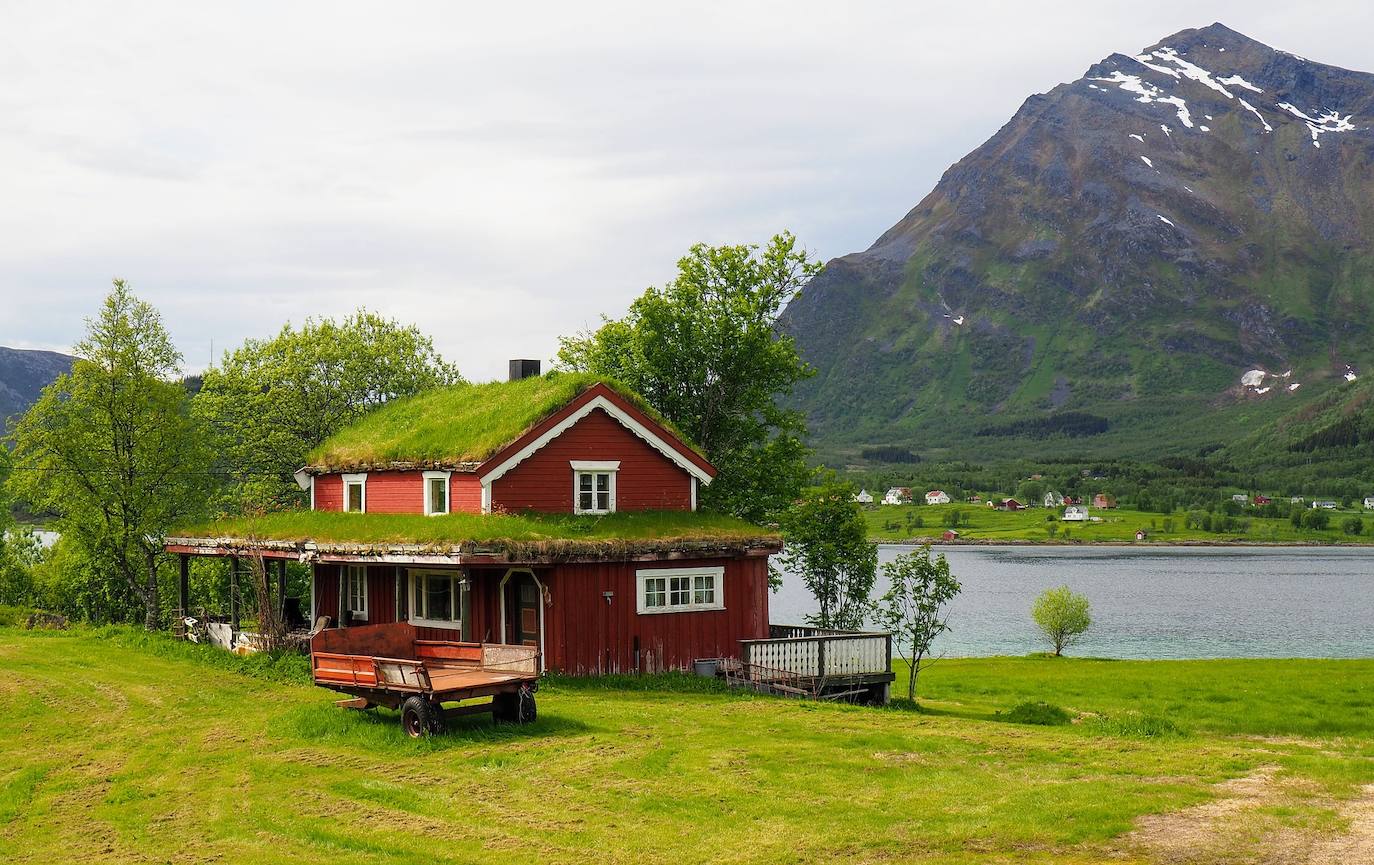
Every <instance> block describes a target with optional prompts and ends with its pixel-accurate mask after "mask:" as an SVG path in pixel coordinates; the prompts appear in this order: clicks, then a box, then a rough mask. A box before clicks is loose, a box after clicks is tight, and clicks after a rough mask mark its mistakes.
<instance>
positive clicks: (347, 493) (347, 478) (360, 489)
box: [343, 475, 367, 514]
mask: <svg viewBox="0 0 1374 865" xmlns="http://www.w3.org/2000/svg"><path fill="white" fill-rule="evenodd" d="M343 484H344V496H343V509H344V510H345V511H349V512H351V513H359V514H361V513H366V512H367V475H344V476H343Z"/></svg>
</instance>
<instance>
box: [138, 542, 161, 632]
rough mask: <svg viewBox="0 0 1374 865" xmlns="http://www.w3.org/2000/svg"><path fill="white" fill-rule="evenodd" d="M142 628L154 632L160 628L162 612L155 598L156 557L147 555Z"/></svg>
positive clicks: (150, 553)
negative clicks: (146, 583) (146, 584)
mask: <svg viewBox="0 0 1374 865" xmlns="http://www.w3.org/2000/svg"><path fill="white" fill-rule="evenodd" d="M143 610H144V614H143V627H144V628H146V629H148V630H149V631H156V630H158V628H159V627H161V625H162V622H161V618H162V615H161V614H162V610H161V608H160V606H159V605H158V598H157V555H156V554H155V553H153V552H149V553H148V586H147V588H146V589H145V590H144V592H143Z"/></svg>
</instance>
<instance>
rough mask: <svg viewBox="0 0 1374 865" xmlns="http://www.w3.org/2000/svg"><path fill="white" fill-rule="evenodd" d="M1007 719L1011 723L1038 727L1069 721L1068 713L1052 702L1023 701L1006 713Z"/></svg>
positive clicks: (1057, 724)
mask: <svg viewBox="0 0 1374 865" xmlns="http://www.w3.org/2000/svg"><path fill="white" fill-rule="evenodd" d="M1007 720H1008V721H1010V722H1011V723H1013V724H1035V725H1037V726H1040V727H1058V726H1060V725H1062V724H1067V723H1069V720H1070V715H1069V713H1068V712H1067V711H1066V710H1065V709H1063V708H1061V707H1059V706H1056V705H1054V704H1053V703H1045V702H1025V703H1021V704H1020V705H1018V706H1016V707H1015V708H1014V709H1012V710H1011V711H1010V712H1008V713H1007Z"/></svg>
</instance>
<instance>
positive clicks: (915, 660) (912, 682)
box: [906, 646, 921, 703]
mask: <svg viewBox="0 0 1374 865" xmlns="http://www.w3.org/2000/svg"><path fill="white" fill-rule="evenodd" d="M920 673H921V655H920V653H918V652H917V651H916V647H915V646H912V647H911V676H910V677H909V678H908V679H907V681H906V698H907V699H908V700H910V701H911V702H912V703H915V702H916V677H917V676H918V675H920Z"/></svg>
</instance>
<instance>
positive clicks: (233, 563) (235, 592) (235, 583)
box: [229, 556, 239, 631]
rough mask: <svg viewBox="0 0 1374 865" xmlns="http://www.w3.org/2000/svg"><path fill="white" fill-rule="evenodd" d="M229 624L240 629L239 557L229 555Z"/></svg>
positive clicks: (235, 628)
mask: <svg viewBox="0 0 1374 865" xmlns="http://www.w3.org/2000/svg"><path fill="white" fill-rule="evenodd" d="M229 624H230V626H231V627H233V629H234V630H235V631H238V630H239V557H238V556H230V557H229Z"/></svg>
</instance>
